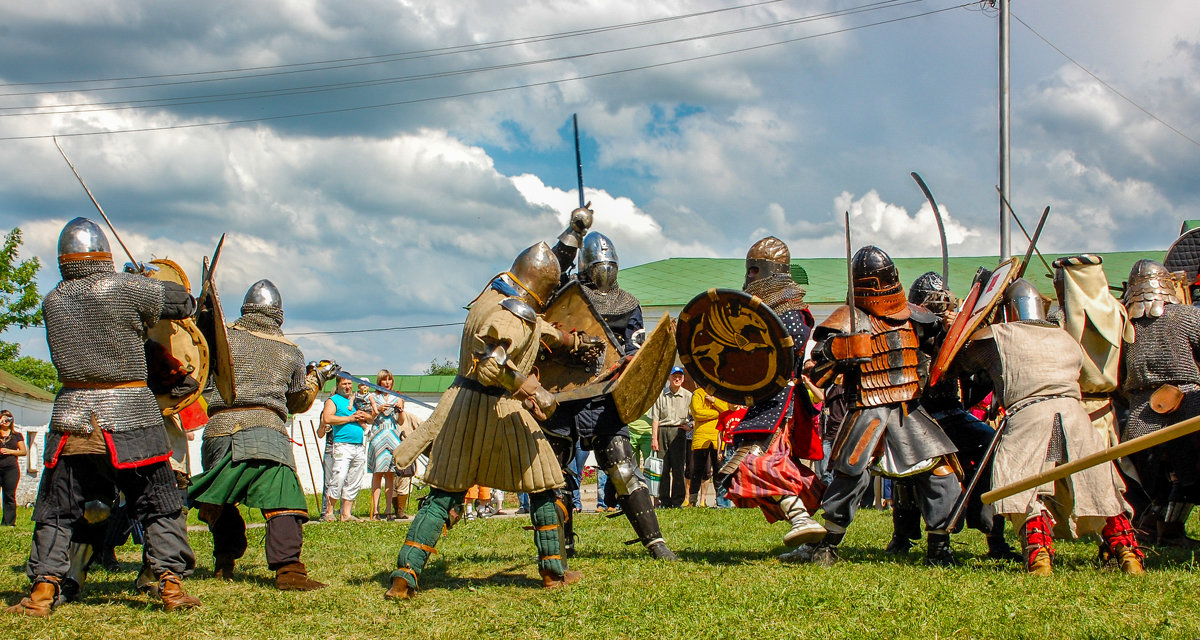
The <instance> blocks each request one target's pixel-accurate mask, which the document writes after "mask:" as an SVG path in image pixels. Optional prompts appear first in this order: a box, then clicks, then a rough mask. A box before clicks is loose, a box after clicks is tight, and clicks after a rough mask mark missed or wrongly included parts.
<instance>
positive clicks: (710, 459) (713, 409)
mask: <svg viewBox="0 0 1200 640" xmlns="http://www.w3.org/2000/svg"><path fill="white" fill-rule="evenodd" d="M690 404H691V412H692V419H693V420H695V422H696V428H695V429H694V430H693V431H692V450H691V455H692V467H691V473H690V474H689V475H688V504H690V505H692V506H693V507H703V506H704V503H705V496H704V483H705V482H706V481H708V480H709V479H710V478H712V474H713V470H714V469H716V468H717V461H718V460H720V459H721V448H722V446H721V445H722V442H721V434H720V433H718V432H717V420H718V419H720V417H721V413H722V412H725V411H728V410H729V408H730V406H729V403H728V402H725V401H724V400H721V399H720V398H717V397H716V396H712V395H709V394H708V393H707V392H705V391H704V389H701V388H700V387H696V390H695V391H693V392H692V400H691V403H690Z"/></svg>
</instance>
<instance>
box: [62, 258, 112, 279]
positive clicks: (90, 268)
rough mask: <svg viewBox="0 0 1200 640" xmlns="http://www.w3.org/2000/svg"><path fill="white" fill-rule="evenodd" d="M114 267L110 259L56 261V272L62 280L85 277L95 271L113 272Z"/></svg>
mask: <svg viewBox="0 0 1200 640" xmlns="http://www.w3.org/2000/svg"><path fill="white" fill-rule="evenodd" d="M114 271H116V267H115V266H113V261H112V260H73V261H71V262H60V263H58V272H59V273H61V274H62V279H63V280H75V279H76V278H86V277H87V276H90V275H95V274H97V273H113V272H114Z"/></svg>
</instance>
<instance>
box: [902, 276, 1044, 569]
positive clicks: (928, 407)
mask: <svg viewBox="0 0 1200 640" xmlns="http://www.w3.org/2000/svg"><path fill="white" fill-rule="evenodd" d="M908 301H909V302H910V303H912V304H916V305H921V306H922V307H925V309H927V310H928V311H930V312H931V313H933V314H934V315H936V316H937V317H938V319H939V320H940V321H941V323H942V326H943V327H945V326H949V324H950V323H951V322H953V320H954V318H955V317H956V315H957V312H956V309H957V308H958V306H959V300H958V298H957V297H956V296H955V295H954V294H953V293H952V292H951V291H950V287H949V285H948V284H947V283H946V279H945V278H944V277H943V276H942V274H940V273H937V272H936V271H928V272H926V273H923V274H921V275H920V276H918V277H917V279H916V280H914V281H913V283H912V286H911V287H909V289H908ZM935 335H938V336H940V339H938V340H937V341H936V342H937V346H938V347H940V346H941V345H940V343H941V342H942V339H943V338H944V336H945V334H944V333H943V332H937V333H936V334H935ZM924 364H926V365H927V364H928V361H924ZM924 375H925V374H924V373H922V377H924ZM979 389H980V385H979V384H977V383H975V381H974V380H973V379H972V378H971V377H969V376H947V377H945V378H943V379H941V380H939V381H938V383H937V384H935V385H929V386H926V388H925V389H924V391H922V393H921V398H920V404H921V407H922V408H924V409H925V411H927V412H928V413H929V417H930V418H933V421H934V422H936V423H937V424H938V426H939V427H941V429H942V431H943V432H945V434H946V435H947V436H948V437H949V438H950V440H951V441H952V442H953V443H954V446H956V447H958V454H957V458H958V461H959V462H960V463H961V464H962V466H963V467H964V468H963V471H964V472H965V473H967V474H968V475H972V476H974V475H976V474H979V482H977V483H976V484H975V490H974V491H972V492H971V495H970V496H968V498H967V504H966V509H965V511H964V515H965V518H966V522H967V525H968V526H970V527H971V528H973V529H976V530H978V531H979V532H981V533H983V534H984V536H986V538H987V545H988V557H989V558H993V559H997V560H1020V559H1021V556H1020V555H1019V554H1017V553H1016V552H1015V551H1013V549H1012V547H1011V546H1009V544H1008V542H1006V541H1005V539H1004V518H1003V517H1002V516H998V515H996V514H995V513H994V512H993V511H992V508H991V507H990V506H987V505H984V504H983V502H982V501H980V495H982V494H983V492H984V491H986V490H987V488H988V487H990V486H991V480H990V478H991V464H990V462H988V461H986V460H983V457H984V456H985V455H986V452H987V449H988V445H990V444H991V442H992V439H993V438H994V437H995V436H996V430H995V429H993V428H991V427H989V426H988V425H987V424H986V423H984V422H983V421H981V420H980V419H979V418H976V417H975V416H973V415H971V413H970V412H969V411H967V410H966V407H965V406H964V405H975V404H977V401H978V399H981V398H983V397H984V396H985V395H986V393H987V392H986V391H983V392H982V393H979V392H978V390H979ZM973 396H978V398H974V397H973ZM964 399H965V400H964ZM981 463H982V466H981ZM920 537H921V509H920V506H919V504H918V500H917V491H916V486H915V484H914V483H913V482H911V481H910V480H909V479H907V478H896V479H894V480H893V481H892V540H891V542H889V543H888V546H887V548H886V549H884V552H885V553H887V554H901V553H905V552H906V551H908V550H909V549H911V548H912V546H913V541H914V540H917V539H919V538H920Z"/></svg>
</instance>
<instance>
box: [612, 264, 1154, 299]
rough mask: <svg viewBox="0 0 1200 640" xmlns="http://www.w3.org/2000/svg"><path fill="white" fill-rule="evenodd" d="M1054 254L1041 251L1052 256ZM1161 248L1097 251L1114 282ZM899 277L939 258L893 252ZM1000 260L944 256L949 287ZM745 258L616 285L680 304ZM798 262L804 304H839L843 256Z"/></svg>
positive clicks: (727, 278) (650, 269) (1043, 283)
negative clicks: (899, 255)
mask: <svg viewBox="0 0 1200 640" xmlns="http://www.w3.org/2000/svg"><path fill="white" fill-rule="evenodd" d="M1059 255H1075V254H1070V253H1064V254H1055V255H1047V256H1046V260H1047V261H1050V262H1053V261H1054V258H1056V257H1058V256H1059ZM1165 255H1166V252H1165V251H1113V252H1109V253H1102V254H1100V256H1101V257H1102V258H1103V259H1104V272H1105V274H1106V275H1107V276H1108V281H1109V283H1111V284H1113V285H1118V286H1119V285H1120V284H1121V283H1122V282H1124V281H1125V279H1126V278H1127V277H1128V276H1129V269H1130V268H1131V267H1132V266H1133V263H1134V262H1137V261H1138V260H1140V259H1142V258H1152V259H1154V260H1158V261H1162V259H1163V258H1164V257H1165ZM895 261H896V268H897V270H899V272H900V280H901V281H902V282H905V283H911V282H912V281H913V280H915V279H916V278H917V276H919V275H921V274H922V273H925V272H926V271H938V272H940V271H941V270H942V259H941V258H940V257H938V258H896V259H895ZM999 263H1000V259H999V258H998V257H996V256H975V257H952V258H950V288H951V289H952V290H953V291H954V292H955V293H956V294H958V295H959V296H964V295H966V288H967V286H968V285H969V284H970V283H971V280H972V279H973V278H974V277H975V271H976V269H978V268H979V267H986V268H989V269H992V268H995V267H996V265H997V264H999ZM745 265H746V262H745V260H743V259H741V258H668V259H666V260H658V261H655V262H648V263H646V264H642V265H638V266H636V267H626V268H624V269H622V270H621V288H623V289H625V290H626V291H628V292H630V293H632V294H633V295H635V296H637V298H638V299H639V300H641V302H642V305H643V306H663V307H670V306H682V305H684V304H687V302H688V301H689V300H691V299H692V298H694V297H695V296H696V295H697V294H699V293H701V292H703V291H705V290H707V289H709V288H712V287H718V288H728V289H741V287H742V281H743V280H744V279H745V275H746V266H745ZM797 266H799V267H802V269H803V271H804V273H805V279H806V280H807V282H802V283H801V284H804V285H805V289H807V290H808V295H807V297H806V298H805V300H806V301H807V302H809V303H810V304H843V303H845V301H846V260H845V258H807V259H804V260H793V261H792V268H793V272H795V270H796V267H797ZM1026 276H1027V277H1028V278H1029V280H1030V281H1031V282H1033V283H1034V284H1035V285H1037V287H1038V289H1039V290H1040V291H1041V292H1042V293H1043V294H1044V295H1046V296H1048V297H1050V298H1053V297H1054V286H1053V283H1052V282H1051V280H1050V278H1049V277H1047V273H1046V268H1045V267H1044V266H1043V265H1042V262H1041V260H1039V259H1038V258H1037V257H1036V256H1035V257H1034V258H1033V264H1032V265H1030V266H1029V269H1028V271H1026Z"/></svg>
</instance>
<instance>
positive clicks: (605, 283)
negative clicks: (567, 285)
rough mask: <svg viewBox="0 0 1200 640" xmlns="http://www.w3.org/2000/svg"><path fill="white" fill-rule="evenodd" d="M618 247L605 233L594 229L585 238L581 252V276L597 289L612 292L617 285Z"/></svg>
mask: <svg viewBox="0 0 1200 640" xmlns="http://www.w3.org/2000/svg"><path fill="white" fill-rule="evenodd" d="M618 264H619V260H618V259H617V247H616V245H614V244H613V242H612V240H609V239H608V236H606V235H604V234H603V233H598V232H596V231H593V232H591V233H589V234H587V236H586V237H585V238H584V239H583V248H582V249H581V250H580V252H579V276H580V279H581V280H584V281H587V282H590V283H591V284H592V286H594V287H595V288H596V289H597V290H599V291H603V292H605V293H608V292H611V291H612V290H613V289H615V288H616V286H617V269H618Z"/></svg>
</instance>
